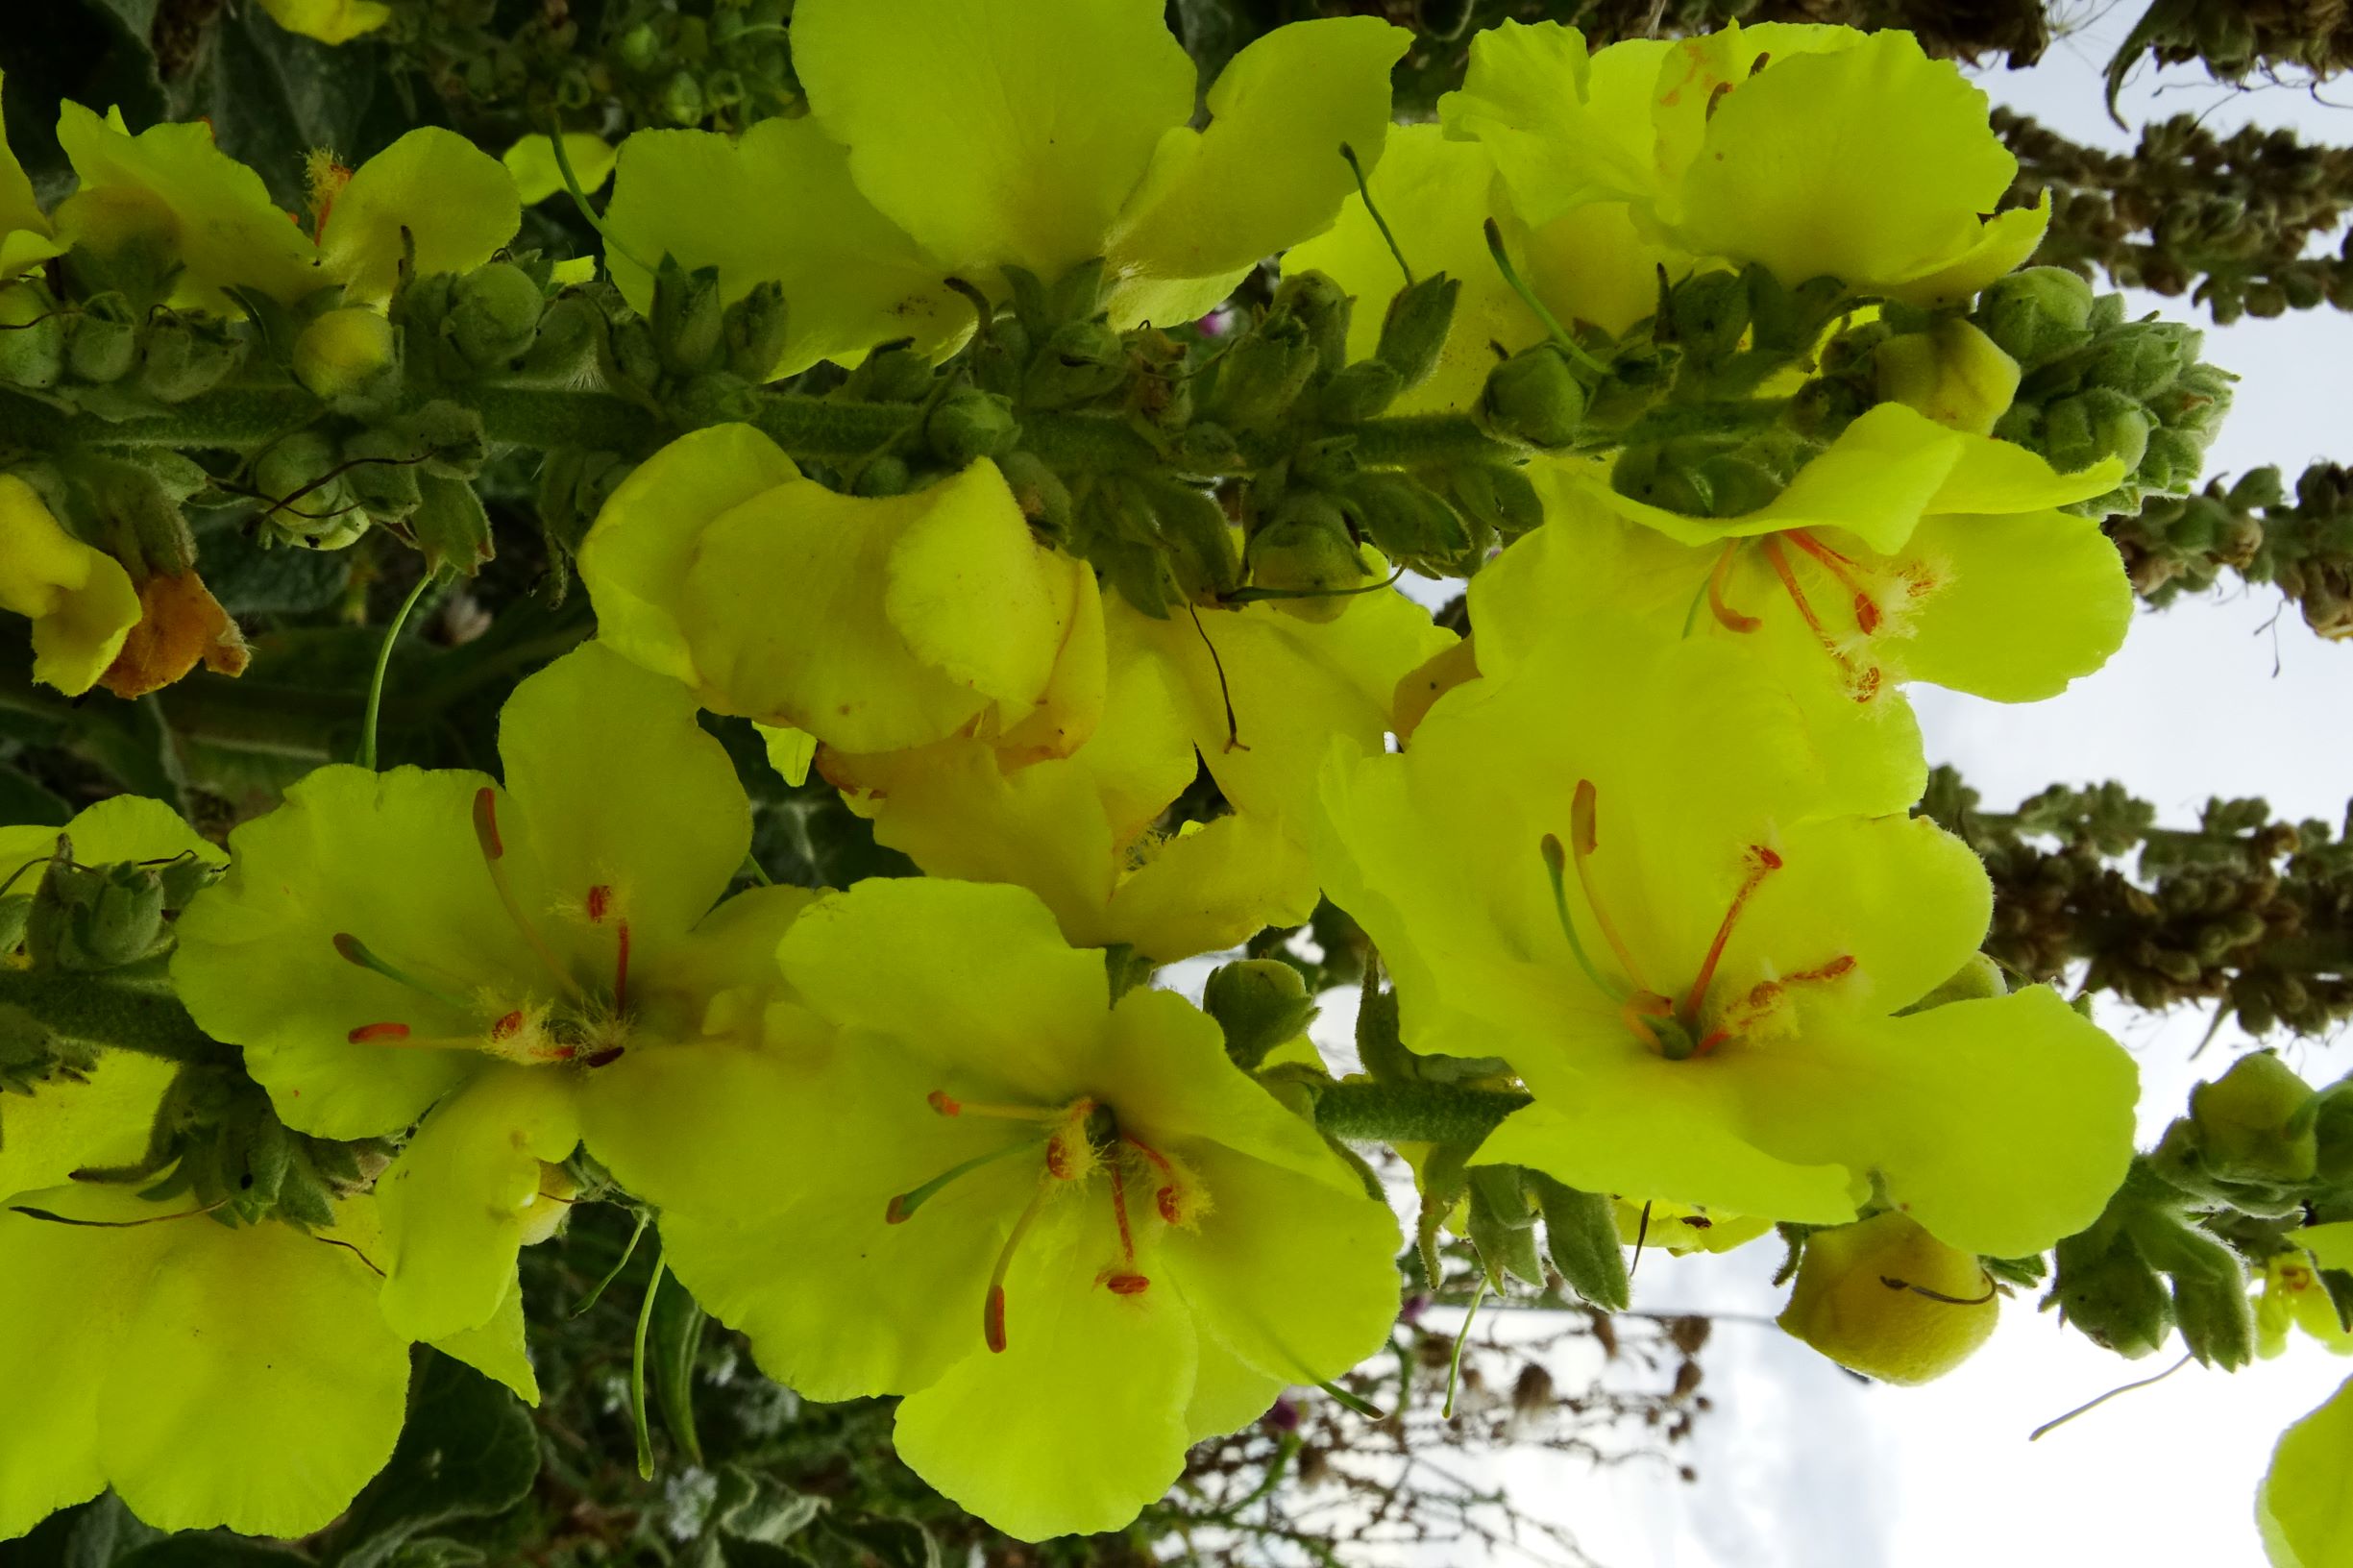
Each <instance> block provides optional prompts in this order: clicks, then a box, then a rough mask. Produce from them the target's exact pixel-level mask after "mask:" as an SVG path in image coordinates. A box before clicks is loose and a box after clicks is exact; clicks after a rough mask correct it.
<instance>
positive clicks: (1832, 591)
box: [1693, 528, 1937, 702]
mask: <svg viewBox="0 0 2353 1568" xmlns="http://www.w3.org/2000/svg"><path fill="white" fill-rule="evenodd" d="M1784 541H1786V542H1787V544H1788V546H1789V548H1788V549H1784V548H1783V542H1784ZM1748 547H1754V549H1755V550H1756V551H1757V553H1758V554H1759V555H1760V556H1762V557H1763V559H1764V562H1765V565H1766V566H1768V567H1769V568H1771V569H1772V572H1773V575H1774V577H1775V578H1776V580H1777V581H1778V582H1779V583H1780V585H1781V591H1782V592H1783V593H1785V594H1787V595H1788V596H1789V602H1790V605H1791V606H1792V607H1793V608H1794V609H1795V610H1796V611H1797V612H1798V618H1799V619H1800V620H1802V621H1803V622H1804V623H1805V629H1806V630H1808V631H1809V632H1811V633H1813V636H1814V641H1815V642H1816V643H1818V644H1820V645H1821V647H1822V650H1823V651H1824V652H1825V653H1826V654H1828V655H1829V657H1830V660H1831V662H1832V663H1834V664H1836V665H1837V666H1838V669H1839V673H1840V674H1842V675H1843V676H1845V677H1846V683H1847V690H1848V694H1849V695H1850V696H1851V697H1852V698H1854V700H1855V701H1857V702H1869V701H1870V700H1872V698H1875V697H1877V696H1878V695H1879V688H1880V687H1881V685H1883V684H1884V683H1885V678H1886V677H1885V674H1884V673H1883V672H1882V671H1881V670H1880V668H1879V666H1878V665H1877V663H1875V661H1873V660H1872V659H1870V658H1869V657H1868V653H1869V648H1870V644H1871V642H1872V640H1873V639H1875V638H1876V637H1877V636H1878V635H1879V633H1880V632H1881V631H1882V630H1884V629H1886V628H1887V627H1888V625H1889V624H1890V622H1891V620H1892V619H1893V618H1894V617H1895V616H1896V615H1898V614H1900V613H1901V612H1902V611H1903V610H1905V609H1908V608H1909V607H1910V606H1911V604H1912V603H1913V601H1915V600H1921V599H1924V598H1926V597H1927V596H1928V595H1929V594H1932V593H1934V592H1935V591H1936V587H1937V583H1936V581H1935V579H1934V577H1933V576H1931V575H1930V574H1929V573H1928V571H1927V570H1926V569H1925V568H1924V567H1923V566H1922V565H1920V564H1919V563H1918V562H1911V561H1907V562H1900V563H1895V564H1894V565H1892V566H1891V567H1889V568H1885V569H1875V568H1873V567H1870V566H1867V565H1865V564H1864V563H1863V562H1861V561H1858V560H1856V559H1855V558H1854V557H1853V556H1851V555H1848V554H1845V553H1843V552H1842V551H1837V550H1834V549H1832V548H1831V547H1830V546H1828V545H1826V544H1824V543H1823V542H1822V541H1821V540H1819V539H1817V538H1815V537H1814V536H1813V534H1811V533H1809V532H1808V531H1806V530H1805V529H1804V528H1789V529H1786V530H1784V531H1783V532H1781V533H1777V534H1773V533H1768V534H1764V535H1761V536H1759V537H1757V538H1754V539H1733V540H1730V541H1728V542H1727V543H1726V545H1725V547H1724V551H1723V552H1722V553H1721V554H1719V555H1718V556H1717V557H1716V564H1715V567H1714V569H1713V570H1711V571H1710V572H1709V573H1708V575H1707V586H1706V588H1705V590H1704V595H1705V598H1706V600H1707V608H1708V613H1709V614H1711V615H1713V616H1714V617H1715V619H1716V624H1717V625H1721V626H1723V627H1724V628H1725V629H1726V630H1728V631H1735V632H1741V633H1744V634H1745V633H1748V632H1752V631H1755V630H1757V629H1758V628H1759V627H1761V626H1763V625H1764V622H1763V621H1761V620H1759V619H1758V618H1757V617H1755V616H1752V615H1744V614H1742V613H1741V612H1740V611H1739V610H1738V609H1736V608H1734V607H1733V605H1732V603H1731V601H1730V600H1729V598H1728V593H1727V589H1728V586H1729V584H1730V581H1731V576H1732V568H1733V566H1734V565H1735V564H1736V563H1737V562H1738V561H1739V558H1740V552H1741V551H1742V550H1743V549H1744V548H1748ZM1793 550H1794V551H1796V555H1795V556H1794V557H1793V555H1792V553H1791V551H1793ZM1801 563H1803V565H1804V567H1805V569H1806V570H1807V571H1808V572H1810V573H1811V574H1812V575H1813V576H1814V578H1815V583H1814V589H1815V592H1816V593H1822V592H1824V591H1827V593H1828V595H1829V596H1831V597H1837V598H1843V599H1845V600H1846V601H1847V605H1848V609H1847V612H1846V613H1847V614H1848V615H1849V616H1851V619H1852V620H1853V623H1854V629H1853V630H1852V631H1851V632H1850V631H1846V630H1844V629H1843V628H1842V627H1841V626H1840V625H1837V624H1836V618H1835V617H1834V616H1833V617H1831V618H1826V616H1825V613H1824V612H1823V611H1822V610H1821V609H1819V608H1817V607H1816V605H1815V602H1814V598H1813V595H1811V594H1809V593H1808V592H1807V588H1806V584H1805V581H1804V580H1803V579H1802V577H1801V576H1800V566H1801ZM1697 608H1698V606H1697V605H1696V604H1695V605H1694V606H1693V609H1694V613H1695V614H1696V613H1697Z"/></svg>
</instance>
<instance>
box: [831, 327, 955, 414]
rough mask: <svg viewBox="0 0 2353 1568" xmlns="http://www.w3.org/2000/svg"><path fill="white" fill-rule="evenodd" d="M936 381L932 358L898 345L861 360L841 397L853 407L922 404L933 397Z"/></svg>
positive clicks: (846, 380)
mask: <svg viewBox="0 0 2353 1568" xmlns="http://www.w3.org/2000/svg"><path fill="white" fill-rule="evenodd" d="M933 379H934V373H933V370H932V363H931V360H930V359H929V358H927V357H926V356H925V355H920V354H918V353H916V351H915V350H913V349H911V348H909V347H907V345H906V344H905V343H904V342H900V343H894V344H891V345H889V346H887V347H885V348H879V349H876V350H875V351H874V352H873V353H871V354H870V355H867V356H866V357H865V358H864V359H862V360H860V361H859V362H858V368H857V369H855V370H853V371H851V372H850V373H849V374H848V375H847V376H846V377H844V378H843V380H842V387H841V391H840V393H839V396H841V397H842V398H843V399H845V400H846V401H847V402H851V403H921V402H922V401H923V400H924V399H925V398H927V397H929V396H930V395H931V388H932V382H933Z"/></svg>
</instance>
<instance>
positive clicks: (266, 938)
mask: <svg viewBox="0 0 2353 1568" xmlns="http://www.w3.org/2000/svg"><path fill="white" fill-rule="evenodd" d="M500 754H501V757H502V760H503V762H504V765H505V784H504V786H503V787H502V786H501V785H499V784H496V783H494V782H493V781H492V780H491V779H489V778H488V777H487V776H485V775H483V774H480V773H475V772H424V771H421V770H417V769H410V768H404V769H397V770H395V771H393V772H388V773H381V774H380V773H375V772H368V771H366V770H363V769H358V768H350V767H340V766H335V767H328V768H322V769H320V770H318V771H317V772H312V773H310V774H309V775H308V776H306V778H304V779H303V780H302V781H300V782H299V783H297V784H295V785H294V786H293V787H292V788H291V789H289V790H288V791H287V792H286V802H285V804H284V805H282V807H280V808H279V809H278V810H276V811H274V812H272V813H270V814H269V815H268V816H266V817H262V818H259V819H257V820H256V821H251V822H248V823H245V824H244V825H243V826H241V827H239V828H238V829H237V830H236V831H235V832H234V833H233V835H232V836H231V839H230V848H231V851H232V855H233V861H232V866H231V870H230V872H229V874H228V876H227V877H226V878H225V879H224V880H223V881H221V882H220V883H218V884H217V885H215V886H214V887H212V888H210V889H208V890H207V891H206V892H205V893H204V894H201V895H200V896H199V897H197V898H196V900H195V901H194V902H193V903H192V904H191V905H190V907H189V908H188V910H187V911H186V913H185V914H184V916H183V917H182V918H181V920H180V923H179V941H180V945H179V950H178V952H177V953H176V954H175V955H174V958H173V962H172V976H173V980H174V982H175V984H176V985H177V987H178V989H179V992H180V995H181V998H182V1000H183V1001H184V1002H185V1004H186V1005H187V1008H188V1010H189V1012H190V1013H191V1014H192V1015H193V1016H194V1017H195V1018H196V1020H197V1022H198V1023H199V1024H201V1025H202V1026H203V1027H204V1028H205V1029H206V1030H207V1031H208V1033H210V1034H212V1035H213V1036H214V1037H215V1038H217V1039H220V1040H223V1041H229V1042H232V1043H234V1044H238V1045H241V1046H243V1047H244V1048H245V1059H246V1065H247V1067H248V1070H249V1071H250V1072H251V1073H252V1074H253V1076H254V1078H255V1079H256V1080H257V1082H259V1083H260V1084H261V1086H262V1087H263V1088H264V1089H266V1090H269V1093H270V1097H271V1101H272V1103H273V1105H275V1106H276V1107H277V1110H278V1114H279V1115H280V1117H281V1118H282V1120H283V1121H284V1122H285V1123H286V1124H287V1125H288V1126H290V1127H293V1128H295V1129H297V1130H299V1131H302V1132H306V1133H310V1134H313V1135H316V1136H319V1137H323V1138H335V1139H361V1138H380V1137H388V1136H397V1135H399V1134H401V1133H404V1132H405V1131H406V1130H407V1129H408V1128H410V1127H412V1126H413V1127H415V1128H416V1132H415V1134H414V1136H413V1137H411V1138H410V1139H408V1141H407V1143H406V1145H405V1146H404V1148H403V1149H402V1151H401V1153H400V1155H399V1157H398V1158H397V1159H396V1160H395V1161H394V1162H393V1164H392V1165H391V1166H390V1167H389V1168H388V1169H387V1170H386V1171H385V1172H384V1174H383V1176H382V1177H381V1178H380V1181H379V1183H378V1186H377V1188H376V1196H377V1203H378V1206H379V1208H380V1213H381V1222H382V1230H383V1236H382V1244H381V1247H380V1250H372V1251H371V1253H370V1256H371V1257H372V1258H373V1259H374V1260H375V1262H377V1263H378V1264H379V1265H380V1266H381V1267H382V1269H383V1270H384V1272H385V1275H386V1276H387V1277H386V1279H385V1281H384V1286H383V1301H382V1307H383V1312H384V1315H385V1317H386V1318H387V1319H388V1320H389V1321H390V1323H391V1324H392V1325H393V1327H394V1328H396V1329H397V1330H399V1331H400V1332H401V1333H403V1334H404V1335H408V1336H409V1337H412V1338H418V1339H429V1340H439V1339H443V1338H445V1337H446V1336H449V1335H457V1334H461V1333H465V1332H467V1331H472V1330H477V1329H480V1328H482V1327H483V1326H485V1325H490V1324H493V1322H494V1319H496V1318H498V1316H499V1314H501V1313H502V1312H511V1311H513V1306H514V1301H515V1288H516V1287H515V1257H516V1253H517V1251H518V1250H519V1249H520V1248H521V1247H522V1246H524V1245H526V1244H527V1243H528V1242H529V1241H531V1240H535V1239H538V1238H539V1237H544V1236H545V1235H547V1234H548V1233H549V1231H550V1230H551V1228H552V1223H553V1220H554V1218H555V1217H556V1216H557V1215H559V1214H560V1213H561V1212H562V1201H563V1199H564V1197H565V1196H566V1194H567V1192H568V1190H569V1188H568V1185H567V1184H566V1183H565V1181H564V1179H563V1178H562V1176H561V1173H560V1172H558V1171H555V1170H553V1169H552V1168H551V1167H553V1166H555V1165H557V1164H560V1163H561V1162H563V1161H564V1160H566V1159H567V1158H569V1157H570V1156H571V1154H572V1152H573V1150H574V1148H575V1147H576V1145H577V1144H578V1143H579V1141H580V1125H581V1120H582V1117H583V1116H584V1115H588V1114H590V1112H591V1111H592V1109H593V1108H596V1107H598V1106H600V1105H602V1104H604V1103H605V1102H608V1101H609V1102H610V1106H611V1109H610V1113H609V1117H610V1119H612V1120H613V1121H615V1122H617V1123H622V1124H625V1123H626V1121H627V1120H628V1118H629V1117H631V1116H634V1115H649V1116H655V1115H660V1114H661V1111H660V1108H659V1106H658V1105H656V1104H654V1103H653V1102H652V1101H651V1100H650V1099H649V1097H648V1093H647V1088H646V1079H645V1077H644V1075H645V1074H646V1073H647V1072H648V1071H649V1070H658V1069H650V1068H649V1066H648V1064H649V1063H650V1062H651V1061H652V1059H654V1058H658V1057H660V1056H661V1055H662V1054H663V1053H664V1052H665V1051H667V1050H670V1049H675V1048H681V1047H683V1046H685V1045H688V1044H692V1043H695V1042H699V1041H703V1040H705V1039H706V1038H707V1036H708V1035H710V1034H712V1033H717V1034H722V1035H727V1036H730V1037H732V1036H733V1035H734V1034H738V1033H748V1034H749V1035H750V1036H751V1037H753V1038H757V1036H758V1034H759V1032H760V1030H761V1028H762V1025H763V1017H764V1014H763V1009H764V1007H765V1005H766V1001H765V999H766V998H767V996H768V995H769V994H770V993H771V992H773V991H774V990H775V989H776V982H775V979H774V968H773V962H772V954H773V951H774V947H775V943H776V940H777V938H778V936H779V935H780V934H781V933H782V931H783V930H784V928H785V927H786V925H788V924H789V923H790V921H791V920H792V918H793V916H794V914H795V913H796V912H797V910H798V909H799V907H800V905H801V904H802V903H803V902H804V901H805V900H806V897H807V895H806V894H804V893H802V892H801V891H799V890H797V889H792V888H763V889H757V890H754V891H752V892H750V893H748V894H743V895H741V896H738V897H735V898H731V899H728V900H727V901H726V902H724V903H720V898H721V895H722V894H724V893H725V892H726V890H727V887H728V884H729V882H730V881H731V880H732V879H733V877H734V875H735V873H736V871H737V870H738V869H739V868H740V867H741V866H742V865H743V861H744V856H745V854H746V852H747V850H748V847H749V845H750V832H751V825H750V808H749V806H748V803H747V802H746V800H745V797H744V794H743V790H742V787H741V786H740V785H739V784H738V782H737V781H736V777H735V772H734V769H733V767H732V766H731V765H730V764H729V762H728V761H727V757H726V753H725V751H724V749H723V747H721V746H720V745H719V743H718V742H717V741H715V740H713V739H711V738H710V737H709V736H708V735H706V734H704V733H703V732H702V731H701V730H700V728H699V726H698V725H697V723H696V722H695V707H694V699H693V698H692V696H691V695H690V694H689V693H688V692H687V691H686V690H685V688H683V687H681V686H679V685H678V684H677V683H676V682H674V681H672V680H669V679H667V678H665V677H662V676H657V675H654V674H649V673H647V672H645V671H642V670H639V669H637V668H635V667H633V666H632V665H630V664H629V663H628V662H627V661H625V660H624V659H622V658H621V657H620V656H619V655H617V654H615V653H613V652H612V651H610V650H609V649H603V648H600V647H597V646H594V645H591V646H589V647H587V648H584V649H577V650H576V651H574V652H572V653H570V654H567V655H565V657H563V658H562V659H560V660H558V661H557V662H556V663H554V664H553V665H551V666H550V667H549V668H548V669H546V670H544V671H542V672H540V673H539V674H535V675H533V676H531V677H530V678H529V679H527V680H526V681H525V682H523V684H522V685H521V686H519V687H518V688H517V689H516V691H515V695H514V696H513V698H510V699H509V700H508V703H507V705H506V708H505V710H504V712H503V714H502V720H501V730H500ZM714 905H717V906H718V907H717V908H714V907H713V906H714ZM591 1150H592V1152H594V1150H595V1144H594V1143H593V1142H592V1143H591ZM679 1152H680V1154H681V1156H682V1157H684V1156H687V1155H689V1154H691V1153H692V1151H691V1150H689V1149H686V1148H683V1147H682V1148H681V1149H680V1151H679Z"/></svg>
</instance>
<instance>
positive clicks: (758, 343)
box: [542, 279, 791, 381]
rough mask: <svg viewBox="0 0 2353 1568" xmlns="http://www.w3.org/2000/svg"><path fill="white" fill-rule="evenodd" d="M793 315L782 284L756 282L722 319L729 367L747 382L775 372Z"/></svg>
mask: <svg viewBox="0 0 2353 1568" xmlns="http://www.w3.org/2000/svg"><path fill="white" fill-rule="evenodd" d="M790 317H791V307H790V306H788V304H787V303H786V301H785V297H784V285H783V284H781V283H779V282H775V281H774V280H773V279H762V280H761V281H760V282H757V283H754V284H753V285H752V288H751V292H750V293H748V294H747V295H745V296H744V297H743V298H742V299H740V300H738V301H736V302H735V303H734V304H733V305H731V306H727V308H726V311H725V314H724V316H723V321H722V331H721V336H722V337H723V338H724V339H725V341H726V346H727V368H728V369H729V370H731V371H733V372H734V373H735V374H736V375H738V376H741V377H742V378H744V380H748V381H765V380H768V379H769V378H770V377H771V376H772V375H774V374H775V373H776V363H777V361H778V360H780V359H782V358H783V357H784V345H785V334H786V331H787V329H788V327H789V326H790V324H791V322H790ZM542 331H543V332H544V331H545V329H542Z"/></svg>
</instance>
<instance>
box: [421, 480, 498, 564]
mask: <svg viewBox="0 0 2353 1568" xmlns="http://www.w3.org/2000/svg"><path fill="white" fill-rule="evenodd" d="M417 490H418V497H419V499H418V502H417V509H416V510H415V511H413V512H411V513H409V514H408V532H409V536H410V537H411V538H413V539H415V540H416V542H417V548H418V549H419V550H421V551H424V552H425V565H426V569H427V570H428V571H430V572H442V571H454V572H458V573H462V574H464V575H465V576H469V577H470V576H474V575H475V574H476V573H477V572H479V571H480V570H481V569H482V565H483V563H484V562H486V561H488V560H489V559H490V558H491V556H492V555H493V554H494V553H496V551H494V550H493V548H492V546H491V543H490V514H489V513H487V512H485V511H484V510H483V509H482V500H481V497H479V496H478V495H476V494H475V493H474V486H473V485H471V484H468V483H467V482H466V481H465V480H463V479H453V478H445V477H443V476H441V475H439V474H430V473H425V474H420V475H419V476H418V477H417Z"/></svg>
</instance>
